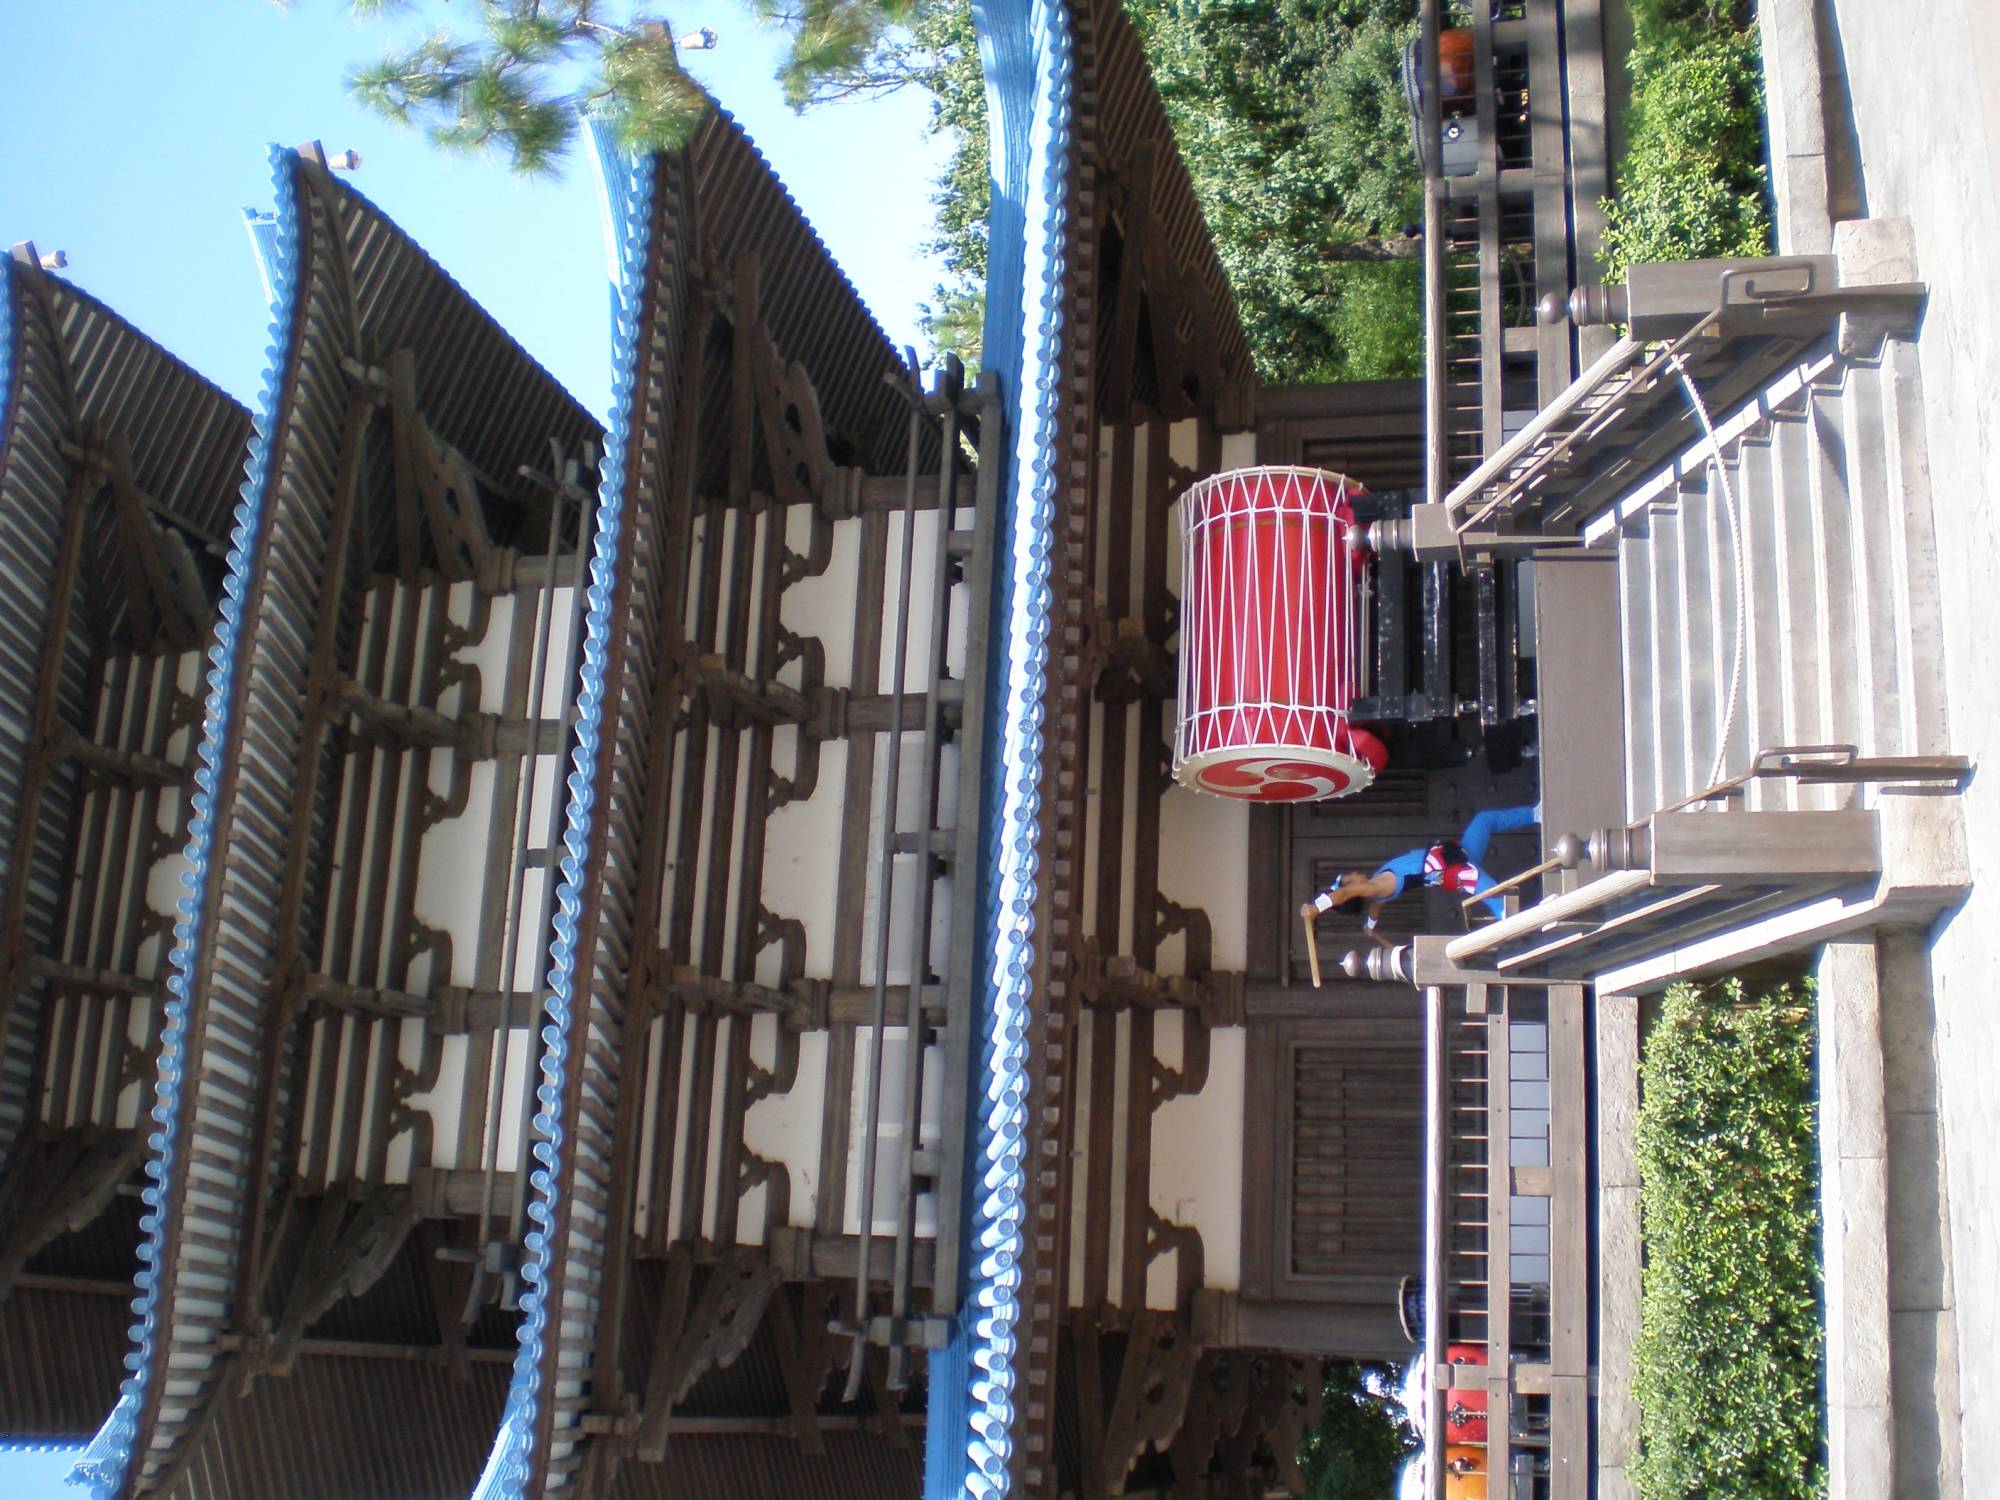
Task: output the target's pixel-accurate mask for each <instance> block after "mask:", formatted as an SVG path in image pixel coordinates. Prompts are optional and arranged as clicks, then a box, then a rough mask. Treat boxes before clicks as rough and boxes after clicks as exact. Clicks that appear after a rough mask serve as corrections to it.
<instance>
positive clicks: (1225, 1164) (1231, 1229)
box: [1146, 1013, 1244, 1307]
mask: <svg viewBox="0 0 2000 1500" xmlns="http://www.w3.org/2000/svg"><path fill="white" fill-rule="evenodd" d="M1180 1022H1181V1017H1180V1016H1179V1014H1178V1013H1169V1014H1165V1015H1162V1016H1161V1017H1160V1018H1159V1020H1158V1022H1157V1023H1156V1030H1155V1033H1154V1036H1155V1042H1154V1048H1153V1050H1154V1052H1155V1054H1156V1055H1157V1056H1159V1057H1160V1058H1161V1059H1162V1060H1163V1061H1165V1062H1167V1063H1168V1065H1169V1066H1171V1067H1174V1068H1178V1067H1179V1065H1180V1061H1179V1052H1180V1030H1181V1026H1180ZM1243 1040H1244V1031H1243V1028H1242V1027H1240V1026H1224V1027H1217V1028H1216V1029H1215V1030H1213V1031H1211V1032H1210V1033H1209V1035H1208V1082H1207V1084H1206V1086H1205V1087H1203V1089H1202V1091H1201V1092H1200V1093H1199V1094H1193V1095H1187V1096H1184V1097H1182V1098H1178V1099H1169V1100H1168V1101H1167V1102H1166V1103H1165V1104H1163V1105H1161V1106H1160V1108H1159V1110H1158V1112H1156V1113H1155V1114H1154V1116H1153V1176H1152V1186H1151V1190H1150V1197H1151V1200H1152V1206H1153V1212H1155V1213H1157V1214H1158V1215H1160V1217H1161V1218H1163V1219H1167V1220H1169V1221H1171V1222H1173V1223H1175V1224H1192V1225H1194V1226H1195V1227H1196V1228H1197V1229H1199V1230H1200V1231H1201V1246H1202V1267H1203V1272H1202V1284H1203V1285H1204V1286H1209V1287H1216V1288H1220V1289H1223V1290H1228V1291H1233V1290H1235V1289H1236V1288H1237V1287H1238V1286H1239V1285H1241V1282H1242V1271H1243ZM1173 1278H1174V1265H1173V1261H1172V1259H1171V1257H1168V1256H1162V1257H1161V1258H1160V1259H1159V1260H1157V1261H1155V1262H1154V1263H1153V1267H1152V1272H1151V1274H1150V1276H1149V1277H1148V1280H1147V1286H1146V1303H1147V1305H1148V1306H1149V1307H1170V1306H1172V1304H1173V1291H1174V1279H1173Z"/></svg>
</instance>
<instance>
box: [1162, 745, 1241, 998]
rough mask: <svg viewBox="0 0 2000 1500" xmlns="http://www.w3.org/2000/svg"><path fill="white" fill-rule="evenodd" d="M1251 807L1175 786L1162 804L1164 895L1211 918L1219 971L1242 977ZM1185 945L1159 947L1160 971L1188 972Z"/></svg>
mask: <svg viewBox="0 0 2000 1500" xmlns="http://www.w3.org/2000/svg"><path fill="white" fill-rule="evenodd" d="M1249 874H1250V804H1249V803H1247V802H1236V801H1232V800H1230V799H1229V798H1227V797H1205V796H1203V795H1202V794H1201V793H1199V792H1191V791H1189V790H1187V788H1185V787H1183V786H1180V785H1178V784H1170V785H1169V786H1168V788H1167V793H1166V795H1165V796H1164V797H1162V798H1161V799H1160V891H1161V894H1163V895H1164V896H1166V898H1167V899H1168V900H1170V901H1175V902H1178V903H1179V904H1180V905H1182V906H1198V907H1200V908H1201V909H1202V910H1203V911H1205V912H1207V913H1208V920H1209V927H1210V930H1211V934H1212V937H1213V941H1214V944H1215V949H1214V958H1213V960H1212V961H1213V963H1214V966H1215V967H1216V968H1217V969H1219V970H1225V971H1237V972H1240V971H1241V970H1242V968H1243V966H1244V964H1245V962H1246V961H1247V958H1246V954H1247V943H1248V934H1247V925H1248V911H1247V905H1246V902H1247V892H1248V889H1249ZM1186 961H1187V944H1186V940H1185V939H1184V938H1183V937H1182V936H1181V935H1180V934H1179V933H1176V934H1174V935H1173V936H1172V937H1171V938H1169V939H1167V941H1166V942H1164V943H1162V944H1161V945H1160V956H1159V965H1160V971H1161V972H1162V973H1165V974H1178V973H1183V972H1185V965H1186Z"/></svg>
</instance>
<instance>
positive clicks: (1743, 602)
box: [1673, 354, 1749, 786]
mask: <svg viewBox="0 0 2000 1500" xmlns="http://www.w3.org/2000/svg"><path fill="white" fill-rule="evenodd" d="M1673 366H1674V373H1675V374H1676V375H1678V376H1680V380H1681V389H1682V390H1683V391H1685V392H1687V398H1688V405H1689V406H1691V407H1693V408H1694V414H1695V416H1696V417H1697V418H1698V419H1699V420H1700V422H1701V430H1702V431H1703V432H1704V433H1705V434H1707V436H1708V455H1709V462H1710V463H1711V464H1712V465H1714V468H1715V473H1716V477H1717V478H1719V479H1721V481H1722V499H1723V507H1724V511H1725V513H1726V514H1727V515H1728V517H1729V546H1730V550H1731V552H1732V553H1733V556H1732V558H1731V566H1732V568H1733V569H1734V571H1735V574H1736V646H1735V650H1734V651H1733V653H1732V655H1731V661H1730V666H1729V702H1728V706H1727V707H1726V708H1725V709H1724V710H1723V714H1722V729H1721V732H1720V733H1719V734H1717V736H1716V740H1715V763H1714V764H1713V765H1711V766H1710V767H1709V768H1708V780H1707V781H1706V782H1705V783H1704V785H1707V786H1714V785H1715V784H1716V783H1717V782H1718V781H1720V780H1722V778H1723V776H1724V774H1725V769H1724V768H1725V766H1726V764H1727V762H1728V760H1729V736H1730V735H1731V734H1732V733H1733V732H1734V731H1735V728H1736V710H1737V706H1738V704H1739V702H1740V701H1741V699H1742V696H1743V644H1744V636H1745V633H1746V631H1747V630H1748V619H1749V603H1748V592H1747V590H1746V588H1745V585H1744V580H1743V574H1744V559H1743V518H1742V516H1741V515H1739V514H1738V512H1737V509H1736V487H1735V486H1734V485H1732V484H1731V483H1730V482H1729V469H1728V466H1727V465H1726V464H1724V463H1723V461H1722V440H1721V439H1720V438H1718V437H1717V436H1716V435H1715V424H1714V423H1713V422H1711V421H1709V419H1708V407H1707V405H1706V404H1705V403H1704V402H1703V401H1702V399H1701V392H1699V391H1697V390H1696V389H1695V388H1694V381H1693V380H1692V379H1691V378H1690V377H1689V375H1688V372H1687V366H1686V365H1684V364H1682V363H1681V357H1680V355H1678V354H1676V355H1674V356H1673Z"/></svg>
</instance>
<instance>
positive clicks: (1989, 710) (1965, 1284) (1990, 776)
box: [1832, 0, 2000, 1494]
mask: <svg viewBox="0 0 2000 1500" xmlns="http://www.w3.org/2000/svg"><path fill="white" fill-rule="evenodd" d="M1832 3H1833V11H1834V14H1835V16H1836V18H1837V21H1838V30H1839V36H1838V45H1839V49H1840V53H1841V56H1842V57H1843V58H1844V60H1845V64H1846V73H1847V81H1848V89H1849V94H1850V97H1851V100H1852V104H1853V111H1854V121H1855V127H1856V134H1857V135H1858V138H1859V144H1860V159H1861V166H1862V189H1863V192H1864V194H1865V208H1864V211H1865V213H1866V214H1868V215H1869V216H1871V217H1877V218H1883V217H1900V218H1906V219H1908V220H1909V222H1910V224H1911V226H1912V229H1913V232H1914V236H1915V241H1916V253H1917V265H1918V270H1919V273H1920V275H1921V276H1922V278H1923V279H1924V280H1925V281H1926V282H1927V283H1928V284H1929V287H1930V301H1929V306H1928V308H1927V310H1926V312H1925V316H1924V321H1923V326H1922V330H1921V334H1920V337H1919V339H1918V347H1919V349H1920V351H1921V358H1922V364H1923V384H1924V391H1925V406H1926V425H1927V439H1928V446H1929V453H1930V467H1931V491H1932V495H1933V498H1934V505H1935V514H1936V530H1937V542H1938V558H1939V589H1940V595H1941V602H1942V608H1943V615H1944V630H1945V641H1944V647H1945V687H1946V701H1947V704H1948V712H1949V722H1950V742H1951V749H1953V750H1954V751H1957V752H1959V753H1961V754H1965V755H1969V756H1971V757H1972V758H1973V760H1974V761H1975V763H1976V764H1977V765H1978V766H1979V768H1980V769H1979V770H1978V772H1977V773H1976V774H1975V775H1974V777H1973V780H1972V782H1971V784H1970V786H1969V787H1968V788H1967V791H1966V794H1965V801H1966V805H1965V814H1966V818H1965V826H1966V836H1967V843H1968V846H1969V848H1968V853H1969V856H1970V863H1971V871H1972V876H1973V880H1974V886H1973V890H1972V894H1971V896H1970V897H1969V898H1968V900H1967V901H1966V903H1965V905H1964V906H1963V907H1962V908H1961V909H1960V910H1959V911H1958V912H1957V913H1955V914H1953V915H1952V916H1950V917H1948V918H1947V919H1946V920H1945V921H1944V922H1943V923H1941V924H1940V926H1939V928H1938V930H1937V932H1936V935H1935V939H1934V942H1933V945H1932V951H1931V964H1932V972H1933V976H1934V982H1935V1001H1936V1025H1937V1033H1936V1051H1935V1055H1936V1060H1937V1095H1938V1106H1937V1112H1938V1116H1939V1118H1940V1120H1941V1121H1942V1131H1943V1140H1944V1156H1945V1177H1946V1181H1947V1184H1948V1198H1949V1208H1948V1213H1949V1227H1950V1246H1951V1270H1952V1280H1953V1282H1954V1284H1955V1313H1956V1334H1957V1346H1958V1350H1959V1356H1960V1359H1959V1362H1960V1370H1959V1404H1960V1410H1961V1411H1963V1412H1964V1413H1966V1414H1968V1415H1967V1419H1966V1420H1965V1422H1964V1423H1963V1424H1962V1426H1961V1427H1960V1432H1961V1434H1962V1438H1963V1442H1964V1451H1963V1455H1962V1458H1963V1469H1962V1472H1963V1474H1964V1476H1965V1480H1966V1490H1965V1493H1967V1494H1977V1493H1982V1490H1981V1488H1980V1485H1981V1481H1980V1480H1979V1478H1978V1477H1977V1476H1979V1475H1982V1474H1984V1473H1987V1472H1989V1471H1990V1469H1991V1466H1992V1465H1991V1460H1990V1459H1987V1458H1984V1457H1983V1456H1982V1454H1981V1451H1980V1450H1982V1449H1983V1446H1984V1445H1983V1444H1981V1443H1980V1441H1979V1439H1980V1436H1981V1428H1982V1422H1983V1421H1984V1420H1991V1418H1990V1417H1986V1418H1982V1415H1981V1414H1990V1413H1992V1412H1994V1411H1996V1410H2000V983H1996V976H2000V651H1996V649H1995V641H1996V620H1995V615H1994V613H1993V612H1992V611H1993V609H1994V606H1995V604H1996V602H2000V482H1996V480H1995V477H1994V476H1995V475H1996V473H2000V197H1996V182H2000V4H1995V3H1994V0H1832ZM1892 1107H1893V1106H1892ZM1893 1232H1894V1231H1893V1229H1892V1233H1893ZM1945 1467H1946V1468H1947V1469H1949V1468H1951V1467H1953V1466H1952V1465H1950V1464H1949V1463H1947V1464H1946V1465H1945ZM1899 1488H1900V1486H1899Z"/></svg>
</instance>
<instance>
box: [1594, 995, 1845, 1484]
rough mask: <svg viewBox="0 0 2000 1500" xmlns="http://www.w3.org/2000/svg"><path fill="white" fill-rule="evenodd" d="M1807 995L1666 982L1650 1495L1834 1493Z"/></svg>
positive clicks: (1641, 1151) (1649, 1086)
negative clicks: (1828, 1460) (1828, 1457)
mask: <svg viewBox="0 0 2000 1500" xmlns="http://www.w3.org/2000/svg"><path fill="white" fill-rule="evenodd" d="M1813 1035H1814V1033H1813V1027H1812V1009H1811V992H1810V989H1808V990H1807V992H1806V993H1805V995H1804V996H1799V995H1795V994H1793V993H1792V992H1791V991H1790V990H1789V989H1780V990H1778V991H1776V992H1775V993H1772V994H1768V995H1765V996H1762V997H1760V998H1757V999H1754V1000H1752V999H1749V998H1747V997H1746V995H1745V993H1744V989H1743V986H1742V984H1741V983H1740V982H1738V981H1735V980H1731V981H1729V982H1728V983H1727V984H1726V985H1723V986H1721V987H1697V986H1694V985H1680V986H1677V987H1675V988H1674V989H1672V990H1670V991H1668V993H1667V997H1666V1001H1665V1005H1664V1009H1663V1012H1662V1014H1661V1017H1660V1020H1659V1022H1658V1024H1657V1025H1656V1026H1655V1027H1654V1028H1653V1030H1652V1032H1651V1034H1650V1035H1649V1037H1648V1039H1647V1044H1646V1053H1645V1060H1644V1063H1643V1065H1642V1070H1641V1102H1640V1108H1639V1125H1638V1156H1639V1180H1640V1188H1639V1193H1640V1213H1641V1222H1642V1226H1643V1232H1644V1236H1645V1250H1646V1264H1645V1271H1644V1280H1643V1283H1642V1298H1641V1327H1640V1334H1639V1342H1638V1345H1637V1347H1636V1349H1635V1351H1634V1360H1635V1364H1636V1376H1635V1380H1634V1387H1635V1393H1636V1395H1637V1397H1638V1400H1639V1411H1640V1430H1641V1435H1642V1438H1643V1441H1644V1451H1643V1454H1642V1456H1641V1458H1640V1461H1639V1463H1638V1466H1637V1468H1636V1469H1635V1471H1634V1478H1635V1480H1636V1482H1637V1484H1638V1486H1639V1492H1640V1493H1641V1494H1642V1495H1644V1496H1645V1497H1647V1500H1668V1497H1675V1500H1679V1497H1691V1496H1707V1495H1757V1496H1760V1497H1763V1500H1794V1497H1796V1500H1808V1497H1811V1496H1817V1495H1820V1494H1822V1493H1824V1491H1825V1486H1826V1471H1825V1461H1824V1456H1823V1454H1824V1443H1825V1439H1824V1432H1825V1411H1824V1409H1823V1404H1822V1396H1821V1387H1822V1373H1823V1363H1824V1357H1825V1356H1824V1351H1825V1329H1824V1318H1823V1316H1822V1312H1821V1304H1820V1261H1819V1245H1820V1224H1819V1200H1818V1137H1817V1131H1816V1109H1815V1102H1814V1101H1815V1095H1814V1087H1813Z"/></svg>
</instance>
